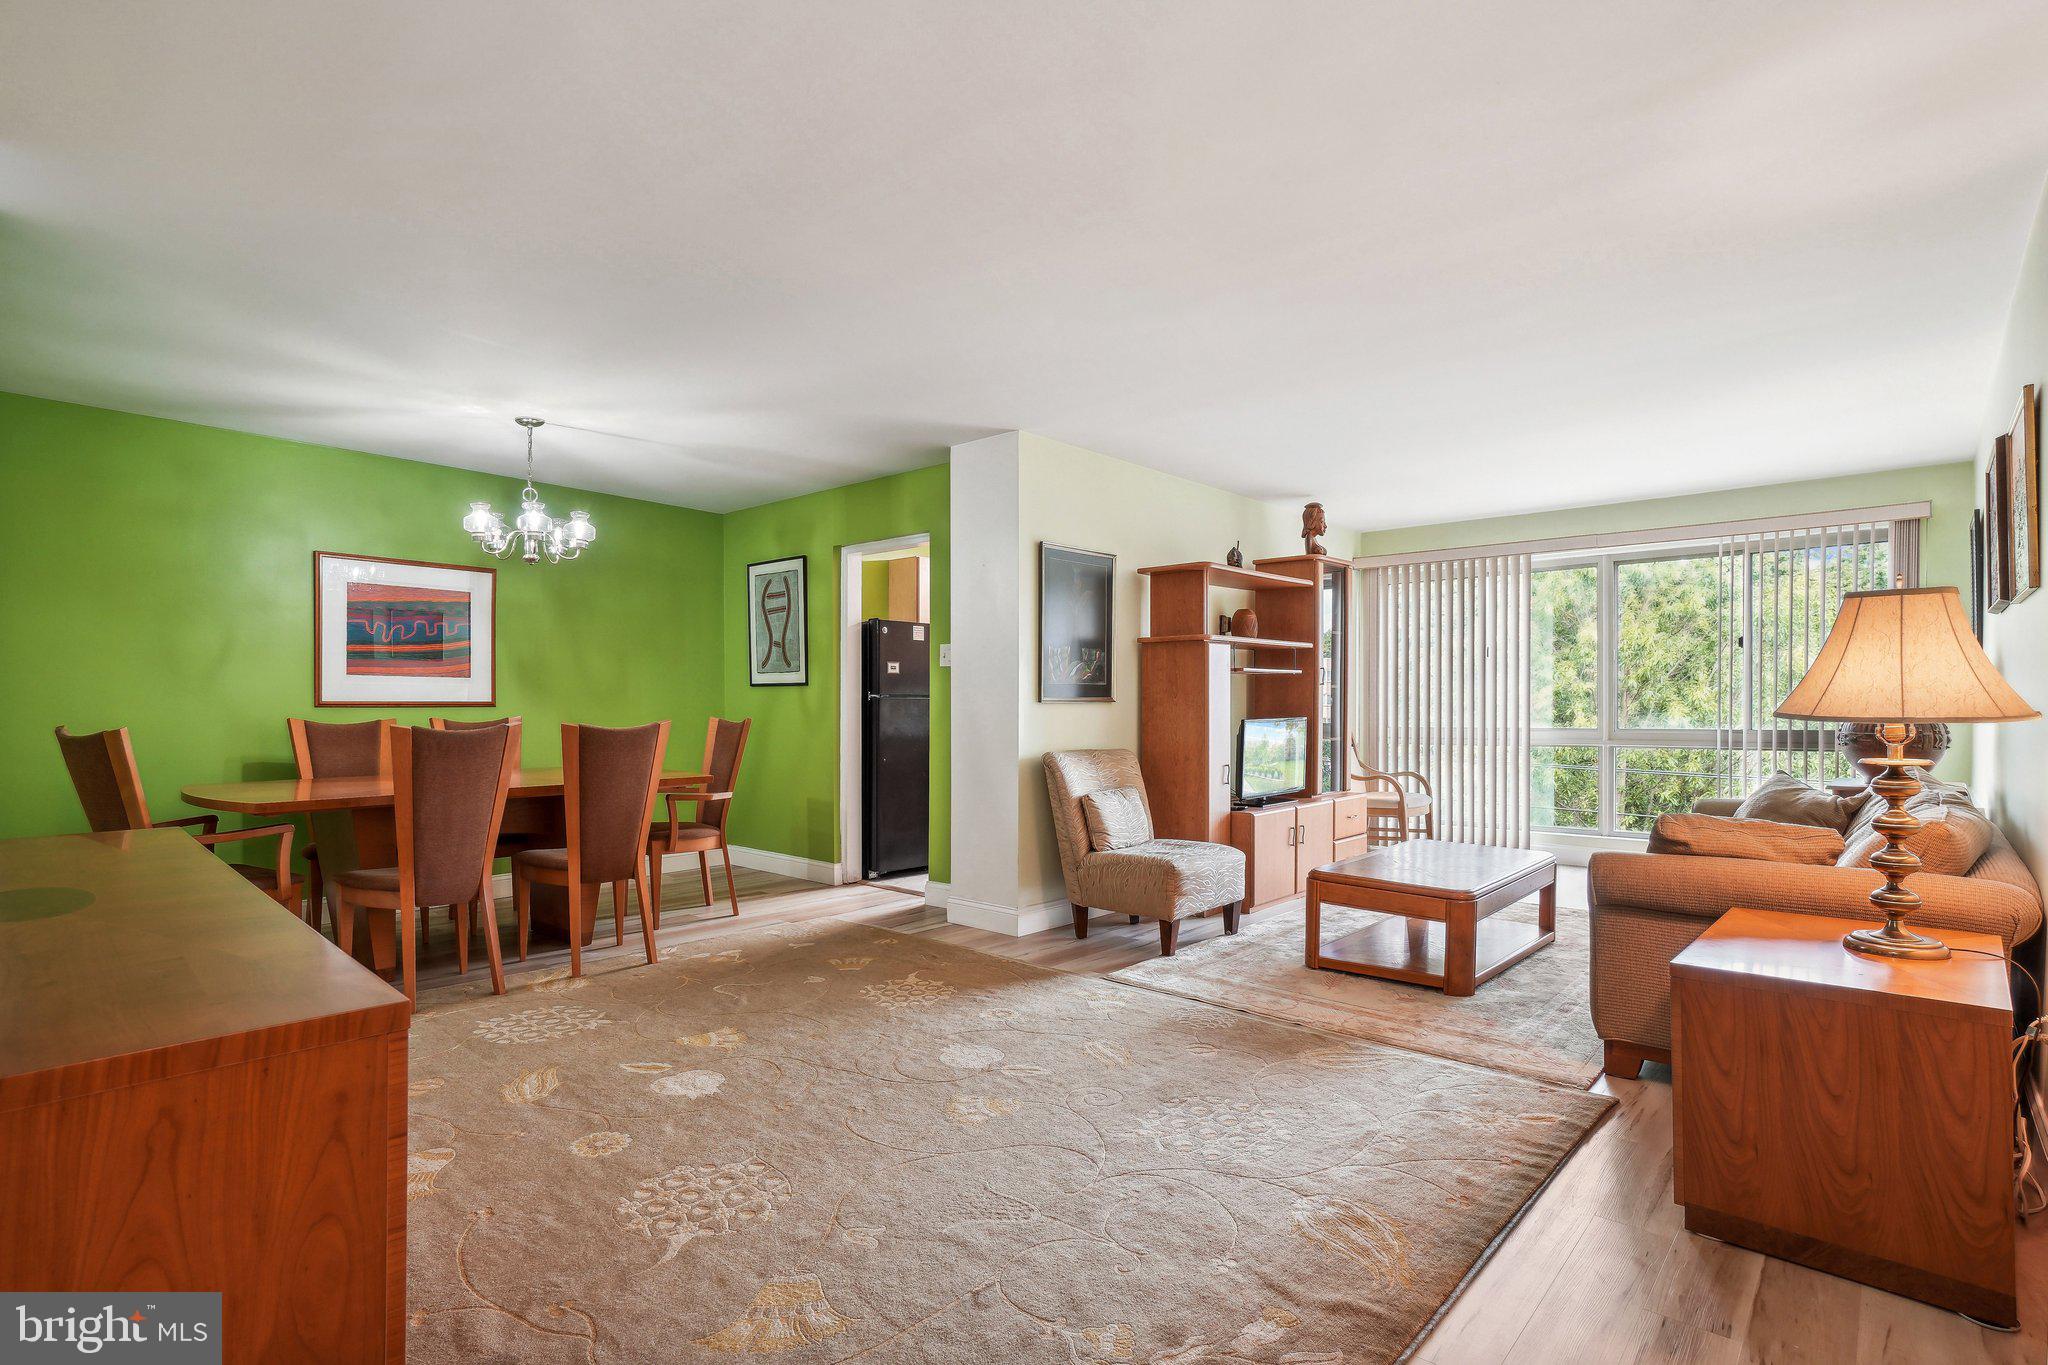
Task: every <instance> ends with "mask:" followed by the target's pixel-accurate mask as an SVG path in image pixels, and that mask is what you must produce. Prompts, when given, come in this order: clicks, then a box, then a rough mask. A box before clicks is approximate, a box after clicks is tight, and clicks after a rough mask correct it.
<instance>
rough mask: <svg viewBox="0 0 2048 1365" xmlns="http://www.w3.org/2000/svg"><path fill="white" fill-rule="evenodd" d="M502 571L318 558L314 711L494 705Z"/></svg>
mask: <svg viewBox="0 0 2048 1365" xmlns="http://www.w3.org/2000/svg"><path fill="white" fill-rule="evenodd" d="M497 618H498V571H497V570H496V569H470V568H464V567H462V566H460V565H456V564H429V563H426V562H425V561H422V560H416V559H379V558H377V557H375V556H372V555H344V554H334V553H331V552H329V551H326V550H316V551H314V552H313V704H314V705H315V706H493V705H496V704H497V646H498V629H497V625H498V620H497Z"/></svg>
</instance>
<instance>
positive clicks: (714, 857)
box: [491, 844, 839, 896]
mask: <svg viewBox="0 0 2048 1365" xmlns="http://www.w3.org/2000/svg"><path fill="white" fill-rule="evenodd" d="M731 853H732V865H733V866H734V867H744V868H747V869H749V870H750V871H754V872H773V873H775V874H776V875H777V876H782V877H795V878H797V879H798V880H800V881H807V882H820V883H823V884H824V885H826V886H837V885H839V864H837V863H825V862H819V861H818V860H817V859H816V858H799V857H797V856H795V855H794V854H790V853H771V852H770V851H769V850H767V849H765V848H742V847H741V846H740V845H738V844H734V845H733V846H732V848H731ZM685 870H687V871H689V872H690V873H691V874H692V875H695V873H696V871H697V855H696V854H694V853H669V854H664V855H663V856H662V860H661V875H662V876H663V877H667V876H669V875H670V874H672V873H678V872H682V871H685ZM711 871H712V875H713V877H716V876H718V875H719V857H718V854H717V853H716V852H713V853H712V854H711ZM491 894H492V895H495V896H509V895H511V894H512V874H511V873H510V872H500V873H498V874H497V875H495V876H493V877H492V878H491Z"/></svg>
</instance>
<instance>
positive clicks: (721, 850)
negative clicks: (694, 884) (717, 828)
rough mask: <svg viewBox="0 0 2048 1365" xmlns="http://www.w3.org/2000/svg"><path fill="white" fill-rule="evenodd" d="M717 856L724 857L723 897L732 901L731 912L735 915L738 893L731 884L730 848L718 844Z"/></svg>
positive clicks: (737, 905)
mask: <svg viewBox="0 0 2048 1365" xmlns="http://www.w3.org/2000/svg"><path fill="white" fill-rule="evenodd" d="M718 856H719V857H721V858H723V859H725V897H726V899H727V900H729V901H731V902H732V912H733V913H734V914H735V915H737V914H738V913H739V912H740V893H739V892H737V891H735V890H733V885H732V850H731V849H729V848H727V847H726V846H725V845H724V844H720V845H719V846H718Z"/></svg>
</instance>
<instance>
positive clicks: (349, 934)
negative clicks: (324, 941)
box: [334, 890, 356, 957]
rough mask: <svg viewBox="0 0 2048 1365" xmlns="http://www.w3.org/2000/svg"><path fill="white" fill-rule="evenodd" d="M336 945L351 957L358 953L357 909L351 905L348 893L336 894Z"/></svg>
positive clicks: (340, 892) (338, 892)
mask: <svg viewBox="0 0 2048 1365" xmlns="http://www.w3.org/2000/svg"><path fill="white" fill-rule="evenodd" d="M334 944H335V946H336V947H338V948H340V949H341V951H343V952H344V953H347V954H348V955H349V956H350V957H354V956H355V952H356V908H355V907H354V906H353V905H350V904H349V901H348V892H346V891H341V890H337V891H336V892H335V893H334Z"/></svg>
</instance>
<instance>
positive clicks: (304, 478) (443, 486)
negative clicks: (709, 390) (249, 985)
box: [0, 394, 736, 837]
mask: <svg viewBox="0 0 2048 1365" xmlns="http://www.w3.org/2000/svg"><path fill="white" fill-rule="evenodd" d="M0 488H4V489H5V490H6V493H7V498H8V500H9V506H10V507H11V508H12V509H13V511H14V515H13V516H12V517H11V518H10V521H9V525H8V528H7V534H6V535H5V536H4V537H0V774H5V781H0V837H14V836H22V835H31V834H50V833H60V832H65V831H70V830H79V829H83V828H85V819H84V816H83V815H82V814H81V813H80V811H79V807H78V801H77V798H76V797H75V796H74V794H73V793H72V790H71V786H70V782H69V780H68V778H67V777H66V776H65V771H64V765H63V762H62V761H61V759H60V758H59V757H58V752H57V744H56V741H55V740H54V739H53V738H52V737H51V733H50V732H51V730H52V729H53V728H54V727H55V726H58V725H67V726H69V727H70V728H71V729H73V730H81V731H83V730H99V729H106V728H112V727H116V726H123V725H125V726H127V727H129V729H130V731H131V732H132V738H133V741H134V745H135V754H136V759H137V762H138V763H139V765H140V767H141V770H142V781H143V786H144V790H145V792H146V793H147V795H148V798H149V804H150V813H151V814H152V815H153V816H155V817H157V818H173V817H176V816H180V815H189V814H193V813H194V812H193V811H191V810H190V809H188V808H187V807H185V806H184V805H183V803H182V802H180V801H179V800H178V790H179V788H180V787H182V786H184V785H186V784H189V783H194V782H225V781H239V780H244V779H251V778H268V777H289V776H291V775H292V774H293V771H294V769H293V767H292V755H291V744H290V741H289V739H288V737H287V735H286V732H285V719H286V718H287V717H289V716H320V717H321V718H323V719H328V720H365V719H369V718H370V717H372V716H377V715H391V716H396V717H398V718H399V719H401V720H403V721H404V722H406V723H408V724H415V725H424V724H425V723H426V720H427V717H428V716H429V715H431V714H434V713H435V712H436V711H437V710H440V709H445V708H432V707H423V708H412V709H404V708H392V709H390V710H388V711H385V710H368V709H360V710H359V709H355V708H347V709H334V708H330V709H328V710H326V711H320V710H316V709H315V708H314V706H313V625H312V613H313V586H312V583H313V580H312V571H313V551H315V550H335V551H342V552H346V553H354V554H368V555H383V556H388V557H392V558H400V559H423V560H432V561H437V562H442V563H449V564H459V565H465V566H470V565H473V566H475V567H478V568H483V567H495V568H496V569H497V582H498V609H497V624H498V644H497V705H496V706H495V707H494V708H489V709H484V708H463V709H462V710H460V711H459V712H458V713H457V714H460V715H463V716H466V717H472V718H478V717H485V716H492V715H503V714H519V715H523V716H524V717H525V724H524V735H523V743H524V751H525V754H526V755H527V756H528V757H529V758H530V759H531V760H532V761H533V762H534V763H536V764H540V765H545V764H550V763H554V762H558V761H559V758H560V753H561V732H560V728H559V727H560V726H561V724H562V722H564V721H578V722H590V723H595V724H602V725H629V724H639V723H644V722H646V721H650V720H656V719H661V718H668V719H672V720H673V721H674V722H675V731H674V733H675V738H674V739H673V741H672V743H673V744H674V745H675V746H676V747H675V752H676V755H677V757H678V758H680V759H681V760H682V761H683V762H684V763H686V764H688V765H694V764H695V762H696V759H697V757H698V755H697V753H696V752H694V746H695V745H696V744H697V742H698V737H699V736H701V735H702V734H703V727H704V720H705V717H706V716H707V715H709V714H710V713H711V712H712V711H713V710H714V709H716V708H717V707H718V706H719V705H720V703H721V701H722V699H723V686H722V677H721V673H722V662H723V654H724V649H725V644H726V641H725V636H724V633H723V631H722V629H721V627H722V625H723V623H725V622H726V621H728V620H733V619H736V616H735V614H734V613H728V612H725V611H722V610H720V604H719V601H718V597H717V594H716V593H715V592H708V591H706V590H705V589H704V588H703V586H702V585H703V584H705V583H707V582H716V581H717V578H718V573H719V568H720V561H719V549H720V527H719V521H720V519H719V518H718V517H716V516H714V515H712V514H711V513H708V512H697V511H691V510H689V509H687V508H681V507H669V506H664V505H662V504H659V503H651V502H640V501H637V500H634V499H630V498H616V497H608V496H606V495H603V494H598V493H579V494H577V495H576V497H575V498H574V502H575V504H576V505H577V506H579V507H584V508H587V509H588V511H589V512H590V515H591V518H592V520H593V521H594V522H595V523H596V525H597V530H598V540H597V543H596V544H595V545H593V546H592V547H591V548H590V549H589V550H588V551H587V552H585V554H584V556H583V557H582V558H581V559H579V560H577V561H575V562H574V563H570V564H559V565H542V566H529V565H526V564H522V563H519V562H518V561H516V560H514V561H511V562H509V563H508V562H498V561H493V560H491V559H488V558H487V557H485V556H484V555H483V554H482V553H481V552H480V551H478V550H477V548H476V546H475V545H474V544H473V543H472V542H471V541H470V540H469V538H468V537H467V536H465V535H464V534H463V532H462V528H461V525H460V520H461V517H462V514H463V512H464V510H465V509H466V508H467V507H468V505H469V503H470V501H471V500H473V499H477V498H490V499H492V500H494V501H496V502H498V503H499V504H501V505H502V504H503V503H504V502H505V501H506V500H507V499H509V498H516V497H517V494H518V485H517V483H516V482H515V481H513V480H510V479H507V478H503V477H494V476H491V475H486V474H477V473H472V472H469V471H466V470H459V469H447V468H443V467H441V466H438V465H429V464H418V463H414V462H411V461H406V460H394V459H387V458H385V457H383V456H378V455H366V454H362V453H360V452H357V451H349V450H337V449H333V448H331V447H327V446H312V445H302V444H299V443H297V442H292V441H279V440H273V439H270V438H268V437H263V436H251V435H247V434H244V433H241V432H233V431H222V430H220V429H218V428H215V427H202V426H193V425H191V424H189V423H184V422H169V421H164V420H161V419H158V418H154V417H139V416H135V415H133V414H129V413H120V412H109V411H106V410H104V409H100V408H86V407H76V406H73V405H71V404H67V403H52V402H47V401H44V400H42V399H36V398H24V397H19V396H16V395H11V394H0ZM541 493H542V496H543V497H544V498H545V499H546V500H547V501H548V503H549V504H551V505H554V506H566V505H568V502H569V499H568V498H567V497H566V496H565V495H564V493H565V490H560V489H556V488H553V487H544V488H542V489H541ZM228 823H230V824H232V823H234V821H233V820H232V819H230V820H229V821H228Z"/></svg>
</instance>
